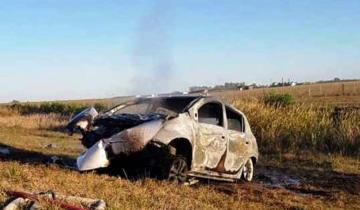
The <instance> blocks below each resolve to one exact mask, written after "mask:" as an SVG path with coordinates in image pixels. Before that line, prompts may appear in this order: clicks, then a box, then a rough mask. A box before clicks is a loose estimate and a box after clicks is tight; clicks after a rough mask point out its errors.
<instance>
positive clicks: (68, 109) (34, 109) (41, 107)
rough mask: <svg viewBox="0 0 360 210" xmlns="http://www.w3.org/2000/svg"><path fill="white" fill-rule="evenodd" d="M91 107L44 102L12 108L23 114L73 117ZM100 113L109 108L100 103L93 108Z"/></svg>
mask: <svg viewBox="0 0 360 210" xmlns="http://www.w3.org/2000/svg"><path fill="white" fill-rule="evenodd" d="M87 107H89V105H83V104H75V103H60V102H44V103H40V104H34V103H14V104H12V105H10V108H11V109H12V110H14V111H17V112H19V113H21V114H26V115H28V114H50V113H53V114H60V115H72V114H74V113H77V112H79V111H81V110H84V109H85V108H87ZM93 107H94V108H95V109H96V110H97V111H98V112H102V111H105V110H107V107H106V106H105V105H103V104H100V103H95V104H94V106H93Z"/></svg>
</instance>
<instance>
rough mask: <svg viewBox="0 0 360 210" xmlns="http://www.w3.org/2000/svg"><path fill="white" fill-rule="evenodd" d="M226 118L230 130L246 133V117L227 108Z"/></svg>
mask: <svg viewBox="0 0 360 210" xmlns="http://www.w3.org/2000/svg"><path fill="white" fill-rule="evenodd" d="M226 116H227V123H228V129H229V130H234V131H239V132H245V123H244V117H243V116H242V115H241V114H239V113H237V112H235V111H233V110H232V109H230V108H228V107H226Z"/></svg>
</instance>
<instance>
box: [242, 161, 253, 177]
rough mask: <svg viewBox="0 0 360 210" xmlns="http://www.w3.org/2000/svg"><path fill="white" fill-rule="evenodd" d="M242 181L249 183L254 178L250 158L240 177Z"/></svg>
mask: <svg viewBox="0 0 360 210" xmlns="http://www.w3.org/2000/svg"><path fill="white" fill-rule="evenodd" d="M241 178H242V180H244V181H246V182H251V181H252V180H253V178H254V163H253V161H252V159H251V158H249V159H248V160H247V161H246V162H245V164H244V168H243V171H242V175H241Z"/></svg>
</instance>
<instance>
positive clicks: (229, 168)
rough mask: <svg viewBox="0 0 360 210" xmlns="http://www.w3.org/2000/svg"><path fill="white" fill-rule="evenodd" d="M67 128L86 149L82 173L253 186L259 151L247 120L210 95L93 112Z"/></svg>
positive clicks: (151, 100)
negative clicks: (136, 172)
mask: <svg viewBox="0 0 360 210" xmlns="http://www.w3.org/2000/svg"><path fill="white" fill-rule="evenodd" d="M67 129H68V130H69V132H70V133H71V134H72V133H73V132H75V131H76V130H80V132H81V133H82V139H81V141H82V144H83V145H84V146H85V147H86V148H87V150H86V151H85V152H84V153H83V154H82V155H81V156H79V157H78V158H77V169H78V170H79V171H88V170H95V169H100V168H113V167H115V168H121V169H123V168H127V167H149V168H152V169H154V171H156V172H157V173H158V177H159V178H160V177H161V178H163V179H168V180H169V181H172V182H175V183H183V182H185V181H186V180H187V178H188V177H200V178H210V179H217V180H224V181H236V180H238V179H244V180H245V181H251V180H252V178H253V174H254V165H255V164H256V162H257V160H258V146H257V142H256V139H255V137H254V135H253V133H252V131H251V129H250V125H249V123H248V121H247V119H246V117H245V115H244V114H243V113H242V112H240V111H238V110H237V109H235V108H234V107H232V106H230V105H228V104H225V103H223V102H221V101H219V100H217V99H215V98H212V97H207V96H191V95H186V96H168V97H151V98H138V99H134V100H133V101H131V102H127V103H124V104H120V105H118V106H116V107H114V108H112V109H111V110H109V111H107V112H105V113H102V114H99V113H98V112H97V111H96V110H95V109H94V108H88V109H86V110H84V111H82V112H81V113H79V114H77V115H76V116H74V117H72V118H71V120H70V122H69V124H68V125H67Z"/></svg>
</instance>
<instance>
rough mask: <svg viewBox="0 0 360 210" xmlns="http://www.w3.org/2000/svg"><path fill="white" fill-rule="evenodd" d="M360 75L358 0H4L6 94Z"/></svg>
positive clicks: (57, 95)
mask: <svg viewBox="0 0 360 210" xmlns="http://www.w3.org/2000/svg"><path fill="white" fill-rule="evenodd" d="M334 77H339V78H343V79H354V78H357V79H360V1H359V0H316V1H313V0H301V1H296V0H233V1H230V0H224V1H215V0H179V1H175V0H167V1H166V0H155V1H144V0H132V1H125V0H123V1H119V0H113V1H112V0H107V1H95V0H76V1H74V0H61V1H58V0H1V1H0V102H8V101H11V100H20V101H39V100H58V99H83V98H107V97H115V96H122V95H132V94H152V93H164V92H171V91H176V90H179V91H186V90H187V88H188V87H189V86H193V85H216V84H223V83H224V82H246V83H254V82H255V83H261V84H269V83H271V82H278V81H281V79H282V78H284V79H285V80H288V79H290V80H292V81H317V80H328V79H333V78H334Z"/></svg>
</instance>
